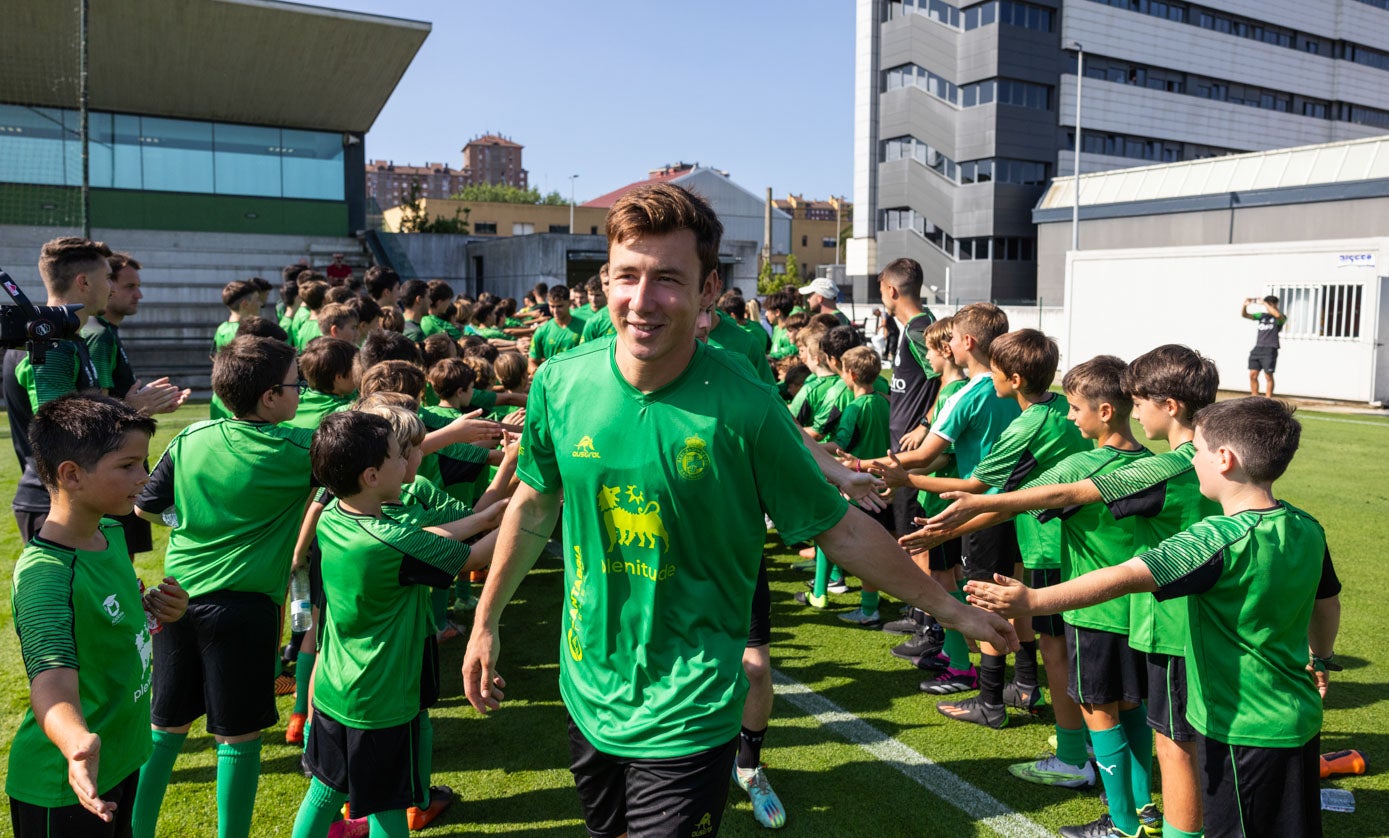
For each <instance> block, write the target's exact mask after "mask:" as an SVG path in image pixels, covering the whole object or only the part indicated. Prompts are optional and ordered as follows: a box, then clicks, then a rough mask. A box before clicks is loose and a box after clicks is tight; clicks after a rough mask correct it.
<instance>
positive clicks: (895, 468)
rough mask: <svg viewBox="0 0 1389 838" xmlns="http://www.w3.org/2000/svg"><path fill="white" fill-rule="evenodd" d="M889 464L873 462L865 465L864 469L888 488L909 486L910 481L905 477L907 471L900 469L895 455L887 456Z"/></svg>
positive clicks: (880, 461) (878, 461) (900, 466)
mask: <svg viewBox="0 0 1389 838" xmlns="http://www.w3.org/2000/svg"><path fill="white" fill-rule="evenodd" d="M887 456H888V458H889V462H883V461H882V460H875V461H873V462H872V463H866V464H865V465H864V468H865V469H867V470H868V472H869V473H870V474H876V475H877V476H879V477H881V478H882V479H883V482H884V483H886V484H887V485H888V487H889V488H893V489H900V488H902V487H903V486H909V485H911V480H910V479H909V478H908V477H907V470H906V469H904V468H902V463H901V462H900V461H899V460H898V459H897V455H896V454H888V455H887Z"/></svg>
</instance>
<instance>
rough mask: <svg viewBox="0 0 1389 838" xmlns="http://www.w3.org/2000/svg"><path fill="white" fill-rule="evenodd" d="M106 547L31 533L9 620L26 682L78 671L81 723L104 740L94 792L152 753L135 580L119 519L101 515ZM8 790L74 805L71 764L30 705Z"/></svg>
mask: <svg viewBox="0 0 1389 838" xmlns="http://www.w3.org/2000/svg"><path fill="white" fill-rule="evenodd" d="M101 534H102V535H104V536H105V537H106V549H105V550H99V551H86V550H74V549H73V548H71V547H65V546H63V545H61V544H55V543H53V542H51V541H47V540H45V539H43V538H42V537H35V538H34V540H33V541H30V542H29V544H28V545H27V546H26V547H25V548H24V552H23V553H22V554H20V557H19V561H18V562H17V563H16V564H15V568H14V577H13V581H12V583H11V596H12V598H13V600H12V601H13V609H14V627H15V631H16V633H18V635H19V649H20V654H21V655H22V656H23V658H24V669H25V671H26V673H27V674H28V676H29V678H30V680H32V679H33V678H34V677H35V676H37V675H38V674H39V673H41V672H46V671H48V670H50V669H75V670H77V692H78V697H79V699H80V701H81V705H82V715H83V717H85V718H86V720H87V728H88V729H89V730H90V731H91V732H92V733H95V734H96V735H98V736H100V737H101V766H100V773H99V774H98V776H97V781H98V786H97V791H98V792H99V793H101V794H105V793H106V792H107V791H109V790H110V789H112V788H114V787H115V786H116V785H117V784H118V783H120V782H121V781H122V780H124V779H125V778H126V777H128V776H130V775H131V774H132V773H133V772H135V771H138V770H139V768H140V766H141V765H143V764H144V762H145V760H146V759H147V758H148V757H149V754H150V747H151V746H150V727H149V724H150V663H151V661H152V660H153V659H154V644H153V643H152V642H151V640H150V633H149V630H148V629H147V628H146V626H145V611H144V606H143V604H142V603H141V601H140V588H139V583H138V582H137V581H136V579H135V571H134V570H133V569H132V568H131V566H130V556H129V555H128V554H127V552H126V546H125V533H124V531H123V530H122V529H121V525H120V523H119V522H117V521H112V520H103V521H102V522H101ZM5 792H6V793H7V794H9V796H10V797H12V798H14V799H15V800H21V801H23V802H25V803H29V804H32V805H34V806H45V807H50V808H52V807H58V806H73V805H76V804H77V796H76V795H75V794H74V793H73V791H72V787H71V786H70V785H68V763H67V760H66V759H65V758H64V757H63V754H62V752H61V751H59V750H58V748H57V746H56V745H54V744H53V743H52V741H50V740H49V738H48V737H47V736H45V735H44V732H43V730H42V729H41V728H40V727H39V724H38V722H37V721H36V720H35V718H34V711H33V710H32V709H28V708H26V709H25V711H24V718H23V720H22V721H21V722H20V723H19V730H18V731H17V732H16V733H15V736H14V741H13V742H12V743H11V745H10V763H9V773H8V774H7V775H6V779H5Z"/></svg>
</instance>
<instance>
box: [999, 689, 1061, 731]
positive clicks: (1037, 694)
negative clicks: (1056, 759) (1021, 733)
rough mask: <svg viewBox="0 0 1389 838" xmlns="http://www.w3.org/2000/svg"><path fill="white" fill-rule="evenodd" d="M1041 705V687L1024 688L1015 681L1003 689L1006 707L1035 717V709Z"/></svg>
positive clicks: (1042, 701)
mask: <svg viewBox="0 0 1389 838" xmlns="http://www.w3.org/2000/svg"><path fill="white" fill-rule="evenodd" d="M1043 703H1044V700H1043V698H1042V688H1041V687H1024V686H1022V685H1021V684H1019V683H1018V682H1017V681H1010V682H1008V683H1007V684H1005V685H1004V687H1003V704H1004V706H1006V707H1012V708H1013V709H1014V710H1021V711H1023V712H1024V713H1027V714H1029V715H1032V716H1035V715H1037V712H1038V710H1037V708H1038V707H1041V706H1042V704H1043ZM1052 747H1055V746H1054V745H1053V746H1052Z"/></svg>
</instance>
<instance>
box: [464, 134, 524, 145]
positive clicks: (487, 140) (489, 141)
mask: <svg viewBox="0 0 1389 838" xmlns="http://www.w3.org/2000/svg"><path fill="white" fill-rule="evenodd" d="M468 145H504V146H511V147H512V148H524V146H522V145H521V144H520V143H514V142H512V141H511V140H508V139H507V138H506V137H502V136H498V135H497V134H483V135H482V136H481V137H477V138H475V139H471V140H468ZM464 148H467V146H464Z"/></svg>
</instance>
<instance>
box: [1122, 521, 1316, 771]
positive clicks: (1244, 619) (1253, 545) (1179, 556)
mask: <svg viewBox="0 0 1389 838" xmlns="http://www.w3.org/2000/svg"><path fill="white" fill-rule="evenodd" d="M1139 558H1140V559H1141V560H1142V561H1143V563H1144V564H1146V565H1147V566H1148V569H1149V570H1150V571H1152V574H1153V579H1154V581H1156V582H1157V585H1158V590H1157V594H1156V596H1157V597H1158V598H1159V599H1161V600H1164V601H1172V602H1175V603H1176V604H1179V605H1182V606H1184V607H1185V608H1186V612H1187V616H1188V622H1189V625H1190V636H1189V638H1188V640H1187V644H1186V672H1187V686H1188V691H1189V694H1190V700H1189V701H1188V703H1187V721H1189V722H1191V726H1192V727H1194V728H1196V729H1197V730H1198V731H1200V732H1201V733H1202V735H1204V736H1206V737H1209V738H1211V739H1214V740H1216V741H1218V742H1224V743H1226V744H1229V745H1240V746H1244V747H1252V748H1296V747H1299V746H1301V745H1303V744H1306V742H1307V741H1308V740H1310V739H1311V738H1312V737H1313V736H1315V735H1316V734H1317V733H1318V732H1319V731H1320V730H1321V724H1322V703H1321V697H1320V696H1319V695H1318V694H1317V689H1316V686H1315V684H1314V683H1313V680H1312V676H1311V675H1310V674H1309V673H1308V672H1307V670H1306V667H1307V659H1308V655H1307V627H1308V624H1309V623H1310V621H1311V618H1312V606H1313V603H1314V602H1315V600H1318V599H1325V598H1328V597H1332V596H1335V595H1336V594H1338V593H1339V592H1340V590H1341V583H1340V581H1339V580H1338V579H1337V578H1336V570H1335V568H1334V567H1333V566H1332V564H1331V553H1330V551H1328V550H1327V547H1326V534H1325V533H1324V532H1323V531H1322V528H1321V525H1320V524H1319V523H1317V521H1316V519H1315V518H1313V517H1312V516H1310V515H1308V514H1307V513H1306V512H1303V511H1302V510H1300V509H1298V508H1296V507H1294V506H1291V505H1289V504H1287V503H1281V502H1280V503H1279V504H1278V505H1277V506H1275V507H1273V508H1271V509H1254V510H1248V511H1245V512H1240V513H1238V514H1235V515H1214V516H1211V517H1209V518H1205V519H1203V520H1201V521H1197V522H1195V523H1194V524H1192V525H1191V527H1190V528H1189V529H1187V530H1186V531H1185V532H1180V533H1177V534H1176V535H1174V536H1172V537H1171V538H1169V539H1167V540H1165V541H1163V542H1162V543H1161V544H1159V545H1158V546H1157V547H1155V548H1154V549H1152V550H1149V551H1148V552H1146V553H1144V554H1142V555H1141V556H1139ZM1182 597H1185V600H1184V601H1183V599H1181V598H1182Z"/></svg>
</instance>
